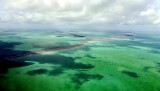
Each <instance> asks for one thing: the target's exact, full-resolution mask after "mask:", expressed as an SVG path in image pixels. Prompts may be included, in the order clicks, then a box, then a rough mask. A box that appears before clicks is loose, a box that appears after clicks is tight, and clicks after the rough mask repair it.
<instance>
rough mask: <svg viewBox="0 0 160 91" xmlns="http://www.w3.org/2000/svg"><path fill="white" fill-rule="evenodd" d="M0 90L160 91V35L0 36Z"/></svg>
mask: <svg viewBox="0 0 160 91" xmlns="http://www.w3.org/2000/svg"><path fill="white" fill-rule="evenodd" d="M0 35H1V36H0V91H160V81H159V79H160V60H159V59H160V46H159V45H160V42H159V41H160V37H159V36H157V34H155V35H154V34H152V35H150V34H138V33H130V32H116V33H115V32H110V31H99V32H98V33H93V32H92V31H82V32H75V31H70V32H66V31H53V30H51V31H46V32H44V31H28V32H26V31H18V30H17V31H15V32H8V31H7V32H0Z"/></svg>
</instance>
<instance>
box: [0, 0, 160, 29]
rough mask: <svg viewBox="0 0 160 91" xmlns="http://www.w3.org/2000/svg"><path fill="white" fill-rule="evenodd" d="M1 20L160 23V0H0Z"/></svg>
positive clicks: (63, 22)
mask: <svg viewBox="0 0 160 91" xmlns="http://www.w3.org/2000/svg"><path fill="white" fill-rule="evenodd" d="M0 23H1V24H4V23H9V24H53V25H54V24H78V25H81V24H84V25H87V24H103V25H155V26H159V25H160V0H0Z"/></svg>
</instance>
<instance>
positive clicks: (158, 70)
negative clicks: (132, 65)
mask: <svg viewBox="0 0 160 91" xmlns="http://www.w3.org/2000/svg"><path fill="white" fill-rule="evenodd" d="M155 64H156V65H155V66H145V67H144V68H143V71H145V72H146V71H148V70H150V69H155V70H156V71H157V72H160V63H155Z"/></svg>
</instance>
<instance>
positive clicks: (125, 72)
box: [121, 70, 139, 78]
mask: <svg viewBox="0 0 160 91" xmlns="http://www.w3.org/2000/svg"><path fill="white" fill-rule="evenodd" d="M121 72H122V73H124V74H126V75H128V76H130V77H133V78H137V77H139V76H138V75H137V73H135V72H132V71H129V70H122V71H121Z"/></svg>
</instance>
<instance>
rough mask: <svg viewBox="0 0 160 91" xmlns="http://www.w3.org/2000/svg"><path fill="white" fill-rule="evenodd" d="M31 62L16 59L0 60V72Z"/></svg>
mask: <svg viewBox="0 0 160 91" xmlns="http://www.w3.org/2000/svg"><path fill="white" fill-rule="evenodd" d="M32 64H33V63H28V62H25V61H16V60H6V59H4V60H1V61H0V74H4V73H6V72H7V71H8V69H9V68H16V67H23V66H28V65H32Z"/></svg>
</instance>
